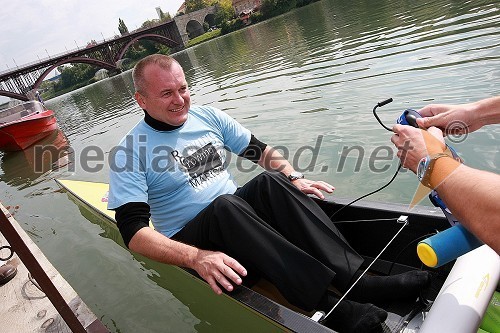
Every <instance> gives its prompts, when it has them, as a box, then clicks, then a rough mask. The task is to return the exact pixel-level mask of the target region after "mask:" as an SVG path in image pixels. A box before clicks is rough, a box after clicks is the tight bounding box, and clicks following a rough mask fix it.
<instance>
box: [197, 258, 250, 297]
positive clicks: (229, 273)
mask: <svg viewBox="0 0 500 333" xmlns="http://www.w3.org/2000/svg"><path fill="white" fill-rule="evenodd" d="M192 268H193V269H194V270H196V272H197V273H198V274H199V275H200V276H201V277H202V278H203V279H204V280H205V281H207V283H208V284H209V285H210V287H211V288H212V290H213V291H214V292H215V293H216V294H217V295H220V294H222V290H221V288H220V287H219V285H220V286H222V287H224V289H226V290H227V291H232V290H233V284H232V283H234V284H236V285H240V284H241V283H242V279H241V277H240V276H246V275H247V271H246V269H245V268H244V267H243V266H242V265H240V263H239V262H237V261H236V260H235V259H233V258H231V257H229V256H228V255H226V254H224V253H222V252H214V251H207V250H201V249H198V253H197V255H196V258H195V261H194V263H193V267H192ZM231 281H232V283H231Z"/></svg>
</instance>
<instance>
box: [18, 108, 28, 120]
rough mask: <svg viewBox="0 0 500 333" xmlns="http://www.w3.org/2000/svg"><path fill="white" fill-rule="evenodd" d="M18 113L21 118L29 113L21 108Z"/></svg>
mask: <svg viewBox="0 0 500 333" xmlns="http://www.w3.org/2000/svg"><path fill="white" fill-rule="evenodd" d="M20 115H21V118H22V117H26V116H27V115H29V112H28V111H26V110H23V111H21V112H20Z"/></svg>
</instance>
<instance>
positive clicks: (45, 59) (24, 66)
mask: <svg viewBox="0 0 500 333" xmlns="http://www.w3.org/2000/svg"><path fill="white" fill-rule="evenodd" d="M172 21H173V20H172ZM169 22H171V21H168V22H158V23H154V24H153V25H151V26H149V27H141V28H138V29H135V30H132V31H130V32H128V33H126V34H124V35H114V36H112V37H108V38H104V39H103V40H100V41H96V44H90V43H89V44H90V45H89V44H87V45H85V46H82V47H78V45H77V48H76V49H72V50H67V49H66V51H65V52H61V53H57V54H54V55H49V56H48V57H44V58H41V57H38V61H36V60H35V61H32V62H29V63H26V64H22V65H21V66H16V67H12V68H8V69H6V70H3V71H0V76H2V75H4V74H8V73H13V72H17V71H19V70H22V69H25V68H28V67H31V66H34V65H37V64H40V63H43V62H48V61H50V60H52V59H54V58H59V57H63V56H65V55H67V54H71V53H74V52H78V51H81V50H84V49H86V48H89V47H92V46H97V45H100V44H104V43H106V42H108V41H111V40H114V39H117V38H120V37H125V36H128V35H131V34H134V33H138V32H142V31H144V30H148V29H151V28H154V27H157V26H159V25H162V24H165V23H169Z"/></svg>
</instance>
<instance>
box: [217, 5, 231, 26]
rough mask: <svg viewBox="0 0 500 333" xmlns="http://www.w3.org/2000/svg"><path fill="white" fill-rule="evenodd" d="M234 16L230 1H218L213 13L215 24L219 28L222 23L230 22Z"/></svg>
mask: <svg viewBox="0 0 500 333" xmlns="http://www.w3.org/2000/svg"><path fill="white" fill-rule="evenodd" d="M234 15H235V13H234V8H233V2H232V1H231V0H220V1H219V6H218V7H217V12H216V13H215V24H216V25H218V26H220V25H222V23H223V22H224V23H225V22H228V21H230V20H232V19H233V17H234Z"/></svg>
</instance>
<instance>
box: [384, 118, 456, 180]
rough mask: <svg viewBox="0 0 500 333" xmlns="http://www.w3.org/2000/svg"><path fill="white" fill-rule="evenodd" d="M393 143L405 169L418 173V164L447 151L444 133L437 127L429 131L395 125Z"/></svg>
mask: <svg viewBox="0 0 500 333" xmlns="http://www.w3.org/2000/svg"><path fill="white" fill-rule="evenodd" d="M392 130H393V132H394V133H395V134H394V135H393V136H392V137H391V142H392V143H393V144H394V145H395V146H396V148H398V153H397V155H398V157H399V158H400V159H401V163H402V164H403V166H404V167H405V168H408V169H410V170H411V171H413V172H416V171H417V166H418V162H419V161H420V160H421V159H422V158H423V157H425V156H427V155H433V154H437V153H442V152H444V150H445V149H446V145H445V143H444V138H443V133H442V132H441V130H440V129H438V128H436V127H431V128H429V129H428V130H427V131H424V130H421V129H419V128H415V127H412V126H407V125H394V127H393V128H392Z"/></svg>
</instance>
